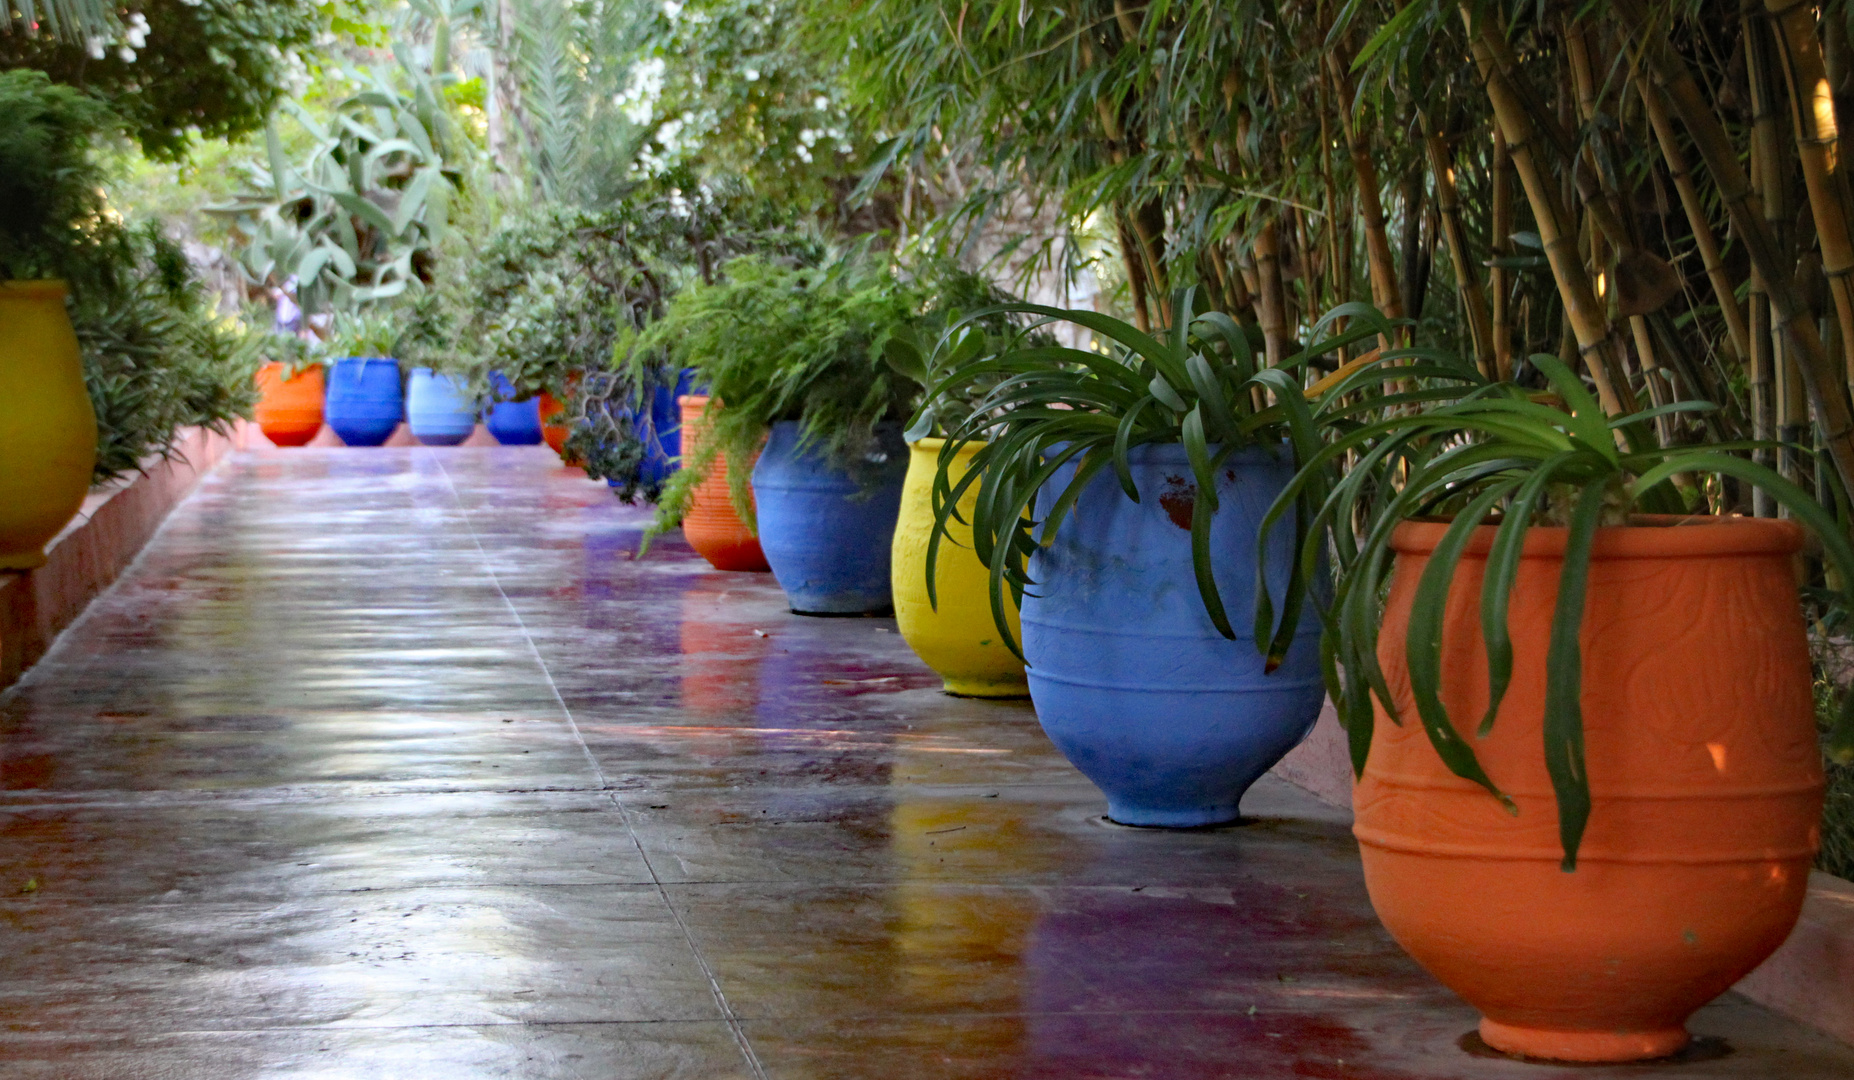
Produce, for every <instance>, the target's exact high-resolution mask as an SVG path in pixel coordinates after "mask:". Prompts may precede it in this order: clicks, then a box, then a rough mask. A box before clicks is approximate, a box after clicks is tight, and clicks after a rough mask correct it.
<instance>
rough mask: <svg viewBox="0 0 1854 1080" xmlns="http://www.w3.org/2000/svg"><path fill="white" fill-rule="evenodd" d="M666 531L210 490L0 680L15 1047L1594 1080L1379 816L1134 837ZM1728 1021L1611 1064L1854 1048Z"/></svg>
mask: <svg viewBox="0 0 1854 1080" xmlns="http://www.w3.org/2000/svg"><path fill="white" fill-rule="evenodd" d="M645 520H646V514H645V512H644V511H643V510H641V509H633V508H627V507H624V506H622V505H620V504H618V503H617V502H615V501H614V500H613V499H612V498H611V497H610V496H609V495H608V494H607V493H606V491H605V490H604V488H603V487H601V486H598V485H595V484H591V483H588V482H587V481H586V480H585V479H584V477H583V476H581V475H580V474H578V473H577V472H574V471H570V470H566V469H562V468H559V467H558V465H557V463H556V462H555V460H554V459H553V457H552V456H551V455H550V454H548V453H547V452H546V451H545V450H542V449H488V448H463V449H454V450H433V449H421V448H412V449H386V450H368V451H352V450H342V449H328V450H320V449H310V450H293V451H262V452H248V453H241V454H239V455H237V456H235V457H234V458H232V459H231V460H230V461H229V462H228V463H227V464H225V465H224V466H222V467H221V468H220V469H219V470H218V471H217V472H216V473H215V474H214V475H213V476H211V477H210V478H208V480H207V481H206V482H205V483H204V485H203V486H202V487H201V489H200V490H199V492H198V493H197V494H195V495H194V496H193V497H192V498H191V499H190V500H189V501H188V502H186V503H185V504H184V505H182V506H181V507H180V508H179V509H178V510H177V511H176V512H175V514H174V515H173V517H172V518H171V519H170V520H169V522H168V524H167V525H166V527H165V528H164V529H163V530H162V532H161V533H160V534H159V535H158V536H157V537H156V539H155V540H154V541H153V542H152V544H151V545H150V546H149V548H148V549H147V551H146V552H145V553H144V555H143V557H142V558H141V560H140V562H139V563H138V564H137V565H136V566H135V567H134V568H133V569H132V570H131V571H130V573H128V574H127V575H126V576H125V577H124V579H123V580H122V581H121V582H120V583H119V584H118V585H117V586H116V587H115V588H114V589H113V590H112V591H111V592H109V593H108V594H106V595H105V596H104V597H102V598H101V599H99V600H98V601H97V603H96V604H95V605H94V606H93V607H92V609H91V611H90V612H89V613H88V614H87V615H86V617H85V618H84V619H83V621H82V622H80V623H79V624H78V625H77V626H75V627H74V628H73V629H72V630H71V631H69V632H68V633H67V634H66V635H65V637H64V638H63V640H62V641H61V643H60V645H59V646H58V647H57V648H56V649H55V650H54V652H53V653H52V654H51V655H50V656H48V657H47V658H46V659H45V660H44V661H43V662H42V663H41V664H40V665H39V666H38V668H37V669H35V670H34V671H33V672H32V673H31V674H30V675H29V676H28V677H27V678H26V679H25V680H24V681H23V682H22V683H21V684H20V685H19V686H17V687H16V688H14V689H13V690H12V691H9V692H8V693H7V694H6V695H4V696H0V942H3V943H4V944H3V947H0V1015H3V1016H4V1018H5V1023H4V1024H3V1025H0V1075H4V1076H6V1077H9V1078H16V1080H40V1078H44V1080H52V1078H55V1080H82V1078H93V1077H95V1078H112V1080H115V1078H123V1080H143V1078H151V1077H161V1078H183V1080H185V1078H201V1080H241V1078H253V1080H256V1078H266V1080H268V1078H273V1077H329V1078H337V1077H339V1078H346V1077H360V1076H365V1077H380V1078H398V1077H407V1078H414V1077H418V1078H422V1077H432V1078H444V1080H467V1078H476V1077H537V1078H540V1077H545V1078H550V1080H551V1078H564V1077H586V1078H598V1080H626V1078H634V1077H636V1078H643V1077H690V1078H698V1080H721V1078H730V1077H773V1078H794V1080H800V1078H803V1080H809V1078H829V1077H844V1078H861V1077H875V1078H881V1080H906V1078H913V1077H935V1078H941V1077H946V1078H992V1077H998V1078H1002V1077H1047V1078H1051V1080H1056V1078H1061V1080H1071V1078H1083V1077H1146V1078H1197V1077H1233V1078H1242V1080H1271V1078H1275V1077H1333V1078H1339V1077H1344V1078H1358V1080H1393V1078H1396V1080H1417V1078H1423V1080H1443V1078H1461V1080H1479V1078H1508V1077H1511V1078H1515V1080H1523V1078H1527V1077H1542V1076H1551V1075H1561V1074H1562V1073H1561V1071H1560V1070H1557V1069H1552V1068H1541V1067H1537V1066H1528V1065H1523V1064H1519V1063H1515V1062H1510V1061H1506V1060H1503V1059H1501V1060H1490V1059H1485V1058H1477V1057H1471V1056H1469V1055H1468V1054H1466V1053H1464V1052H1463V1051H1462V1050H1461V1049H1459V1048H1458V1047H1457V1045H1456V1044H1457V1040H1458V1039H1459V1038H1460V1037H1461V1036H1462V1034H1463V1033H1464V1032H1466V1031H1468V1030H1469V1029H1470V1028H1471V1027H1472V1026H1473V1022H1474V1016H1473V1014H1472V1012H1471V1011H1470V1010H1469V1009H1467V1008H1466V1007H1465V1006H1463V1005H1462V1004H1461V1003H1460V1002H1459V1001H1457V1000H1456V999H1454V998H1453V996H1452V995H1450V994H1449V993H1448V992H1447V991H1445V990H1443V989H1441V988H1440V987H1438V986H1437V985H1436V984H1435V983H1434V982H1432V981H1431V980H1430V979H1429V978H1428V977H1427V976H1426V975H1424V974H1423V972H1422V971H1421V970H1419V969H1418V968H1417V967H1416V966H1415V965H1414V964H1413V963H1412V962H1410V961H1409V960H1408V959H1407V958H1405V957H1404V955H1403V954H1402V953H1401V952H1400V951H1399V950H1398V949H1397V947H1396V946H1395V944H1394V943H1392V942H1391V940H1390V939H1389V938H1388V937H1387V936H1386V934H1385V933H1384V931H1383V930H1382V929H1381V928H1380V927H1379V925H1378V923H1377V922H1376V920H1375V919H1374V918H1373V917H1372V914H1371V910H1370V907H1369V906H1368V904H1367V902H1366V898H1365V891H1364V886H1363V882H1362V879H1361V877H1360V873H1359V865H1358V859H1357V854H1356V849H1355V847H1354V845H1353V843H1352V841H1351V838H1350V835H1349V833H1348V832H1347V829H1346V817H1345V815H1344V813H1343V812H1341V811H1337V810H1334V809H1332V808H1330V807H1328V806H1326V805H1325V804H1323V803H1320V802H1318V801H1316V800H1314V799H1312V798H1311V797H1309V796H1307V795H1306V794H1304V793H1302V792H1300V791H1299V790H1298V789H1296V788H1293V787H1290V786H1288V785H1287V784H1284V783H1282V782H1280V781H1278V780H1275V779H1273V778H1269V779H1265V780H1264V781H1263V782H1262V784H1261V785H1259V786H1258V788H1257V789H1256V790H1255V791H1254V792H1253V793H1252V795H1251V796H1250V798H1249V800H1248V803H1247V805H1246V807H1245V809H1246V810H1247V811H1248V812H1249V813H1250V814H1251V815H1252V820H1251V821H1250V822H1249V823H1247V824H1245V825H1242V826H1240V827H1235V828H1229V829H1222V830H1214V831H1204V832H1187V833H1167V832H1152V831H1140V830H1131V829H1122V828H1118V827H1115V826H1112V825H1109V824H1106V823H1104V822H1103V821H1102V820H1101V817H1100V815H1101V812H1102V803H1101V800H1100V798H1099V797H1098V795H1097V794H1096V792H1095V791H1094V789H1093V788H1091V787H1090V786H1089V785H1088V784H1087V783H1086V782H1084V781H1082V780H1081V778H1080V777H1079V776H1078V775H1077V774H1076V773H1075V772H1074V771H1073V770H1071V769H1070V768H1069V767H1068V766H1067V764H1066V763H1064V762H1063V760H1062V759H1061V758H1060V757H1059V756H1058V755H1057V754H1056V753H1055V752H1054V750H1053V749H1052V748H1051V747H1050V746H1049V744H1048V743H1047V742H1046V741H1045V739H1044V738H1043V736H1042V734H1041V733H1040V731H1039V730H1038V728H1037V726H1036V722H1035V718H1034V716H1033V715H1032V714H1031V711H1030V709H1029V708H1028V706H1027V705H1025V704H1022V703H986V702H978V701H969V700H957V699H953V698H949V697H946V696H944V695H942V694H940V693H939V692H938V690H937V688H936V687H937V681H936V680H935V679H934V678H933V677H931V676H930V675H929V674H928V673H927V671H926V670H925V669H924V668H922V667H921V665H920V664H919V663H917V662H916V661H915V660H914V659H913V658H912V656H911V655H910V654H909V652H908V650H907V648H906V646H905V645H904V644H903V643H902V642H901V640H900V639H899V637H898V636H897V635H896V634H895V633H894V623H893V622H892V621H890V620H883V619H807V618H801V617H796V616H793V615H791V614H789V613H788V612H787V611H786V610H785V608H784V605H783V604H782V603H781V601H780V596H779V592H778V590H777V588H776V587H775V586H774V584H773V583H772V581H771V580H770V578H769V577H768V576H766V575H739V574H722V573H717V572H713V571H710V570H709V569H708V568H707V567H706V565H705V564H703V563H702V562H700V560H698V559H697V558H695V557H694V556H693V555H692V554H691V553H690V552H689V551H688V550H687V548H686V547H684V546H683V545H682V544H681V543H680V542H679V541H677V540H674V539H671V540H666V541H664V542H662V543H660V544H659V545H658V546H657V547H656V548H655V549H654V550H653V551H652V552H651V553H650V555H649V556H648V557H647V558H645V559H643V560H634V559H632V558H631V557H630V554H631V552H632V551H634V550H635V549H636V547H637V545H638V540H639V536H640V533H641V529H642V527H643V524H644V522H645ZM1693 1026H1694V1028H1695V1030H1696V1031H1698V1032H1700V1033H1702V1034H1704V1035H1706V1036H1710V1037H1714V1038H1715V1039H1723V1040H1725V1041H1726V1042H1727V1043H1729V1045H1730V1047H1731V1049H1732V1052H1731V1053H1730V1054H1728V1055H1726V1056H1723V1057H1718V1058H1716V1059H1713V1060H1704V1061H1694V1062H1690V1063H1686V1064H1681V1065H1673V1066H1662V1067H1657V1068H1654V1069H1645V1070H1644V1069H1590V1070H1578V1071H1577V1073H1576V1075H1578V1076H1580V1077H1610V1076H1649V1075H1655V1076H1666V1077H1683V1078H1684V1077H1737V1078H1747V1080H1748V1078H1758V1080H1765V1078H1772V1077H1783V1078H1786V1080H1826V1078H1829V1077H1839V1078H1843V1080H1845V1078H1847V1077H1850V1076H1854V1048H1849V1047H1846V1046H1843V1045H1840V1044H1838V1043H1833V1042H1831V1041H1829V1040H1827V1039H1825V1038H1822V1037H1820V1036H1817V1035H1814V1034H1812V1033H1810V1032H1809V1031H1807V1030H1806V1029H1803V1028H1801V1027H1799V1026H1797V1025H1795V1024H1793V1023H1790V1022H1788V1021H1786V1020H1783V1019H1781V1018H1779V1017H1777V1016H1775V1015H1773V1014H1771V1013H1768V1012H1766V1011H1764V1010H1762V1009H1760V1008H1758V1007H1757V1006H1754V1005H1752V1004H1750V1003H1748V1002H1746V1001H1744V1000H1742V999H1739V998H1736V997H1731V996H1728V997H1727V998H1725V999H1724V1000H1723V1001H1721V1002H1720V1003H1718V1004H1716V1005H1714V1006H1712V1007H1710V1008H1708V1009H1707V1010H1705V1011H1703V1012H1702V1013H1701V1014H1700V1015H1699V1016H1698V1017H1696V1018H1695V1020H1694V1024H1693ZM1707 1045H1709V1046H1716V1045H1717V1044H1716V1043H1708V1044H1707Z"/></svg>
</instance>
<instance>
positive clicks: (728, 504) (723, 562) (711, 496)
mask: <svg viewBox="0 0 1854 1080" xmlns="http://www.w3.org/2000/svg"><path fill="white" fill-rule="evenodd" d="M676 403H677V406H678V407H679V408H680V409H681V410H682V436H681V437H682V457H683V460H684V461H688V460H691V459H693V457H694V456H695V454H696V453H698V452H699V451H700V449H701V445H702V433H703V425H702V413H703V412H705V411H706V410H707V408H708V398H707V397H706V396H704V395H701V394H684V395H683V396H682V397H680V398H678V399H676ZM749 498H751V492H749ZM682 535H683V539H685V540H687V541H688V542H689V546H690V547H692V548H694V549H695V551H696V554H698V555H700V556H701V557H702V558H704V559H707V560H708V563H709V565H710V566H713V567H714V568H715V569H716V570H760V571H763V570H766V569H768V567H767V565H766V553H765V552H763V551H761V550H760V538H759V537H758V536H756V535H754V533H753V530H752V529H749V528H747V523H746V522H744V521H742V520H740V515H739V514H738V513H736V512H735V511H734V503H733V501H732V500H731V499H730V498H729V496H728V487H727V456H726V455H725V454H723V455H718V456H716V458H715V461H714V465H713V466H712V467H710V469H709V471H708V476H707V478H705V479H704V480H703V481H702V482H701V483H700V484H699V485H697V487H696V489H695V492H694V494H693V496H692V497H691V498H690V500H689V509H688V512H687V513H685V514H684V515H683V518H682Z"/></svg>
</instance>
